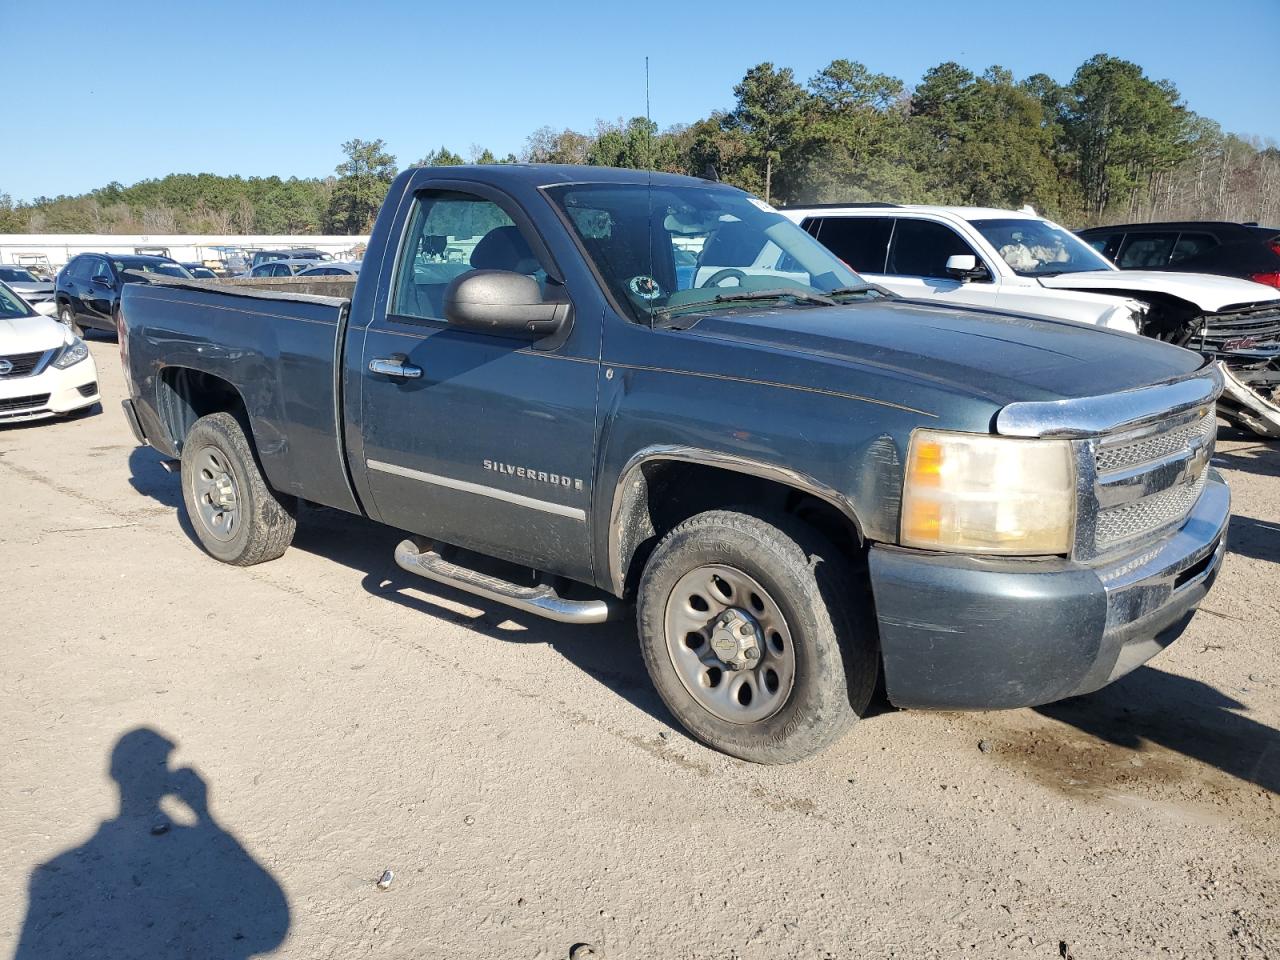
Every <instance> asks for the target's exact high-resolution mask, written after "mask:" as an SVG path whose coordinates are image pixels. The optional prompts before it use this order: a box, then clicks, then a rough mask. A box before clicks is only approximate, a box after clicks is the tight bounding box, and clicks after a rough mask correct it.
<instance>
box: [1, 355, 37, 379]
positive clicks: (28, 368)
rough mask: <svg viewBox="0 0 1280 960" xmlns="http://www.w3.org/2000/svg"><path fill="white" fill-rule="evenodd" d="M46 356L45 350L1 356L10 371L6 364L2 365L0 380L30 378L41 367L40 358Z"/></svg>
mask: <svg viewBox="0 0 1280 960" xmlns="http://www.w3.org/2000/svg"><path fill="white" fill-rule="evenodd" d="M44 355H45V351H44V350H37V351H36V352H35V353H11V354H5V355H0V360H4V361H7V363H8V369H5V364H3V363H0V370H4V372H2V373H0V380H12V379H13V378H15V377H27V376H30V375H31V373H32V371H34V370H35V369H36V367H38V366H39V365H40V358H41V357H43V356H44Z"/></svg>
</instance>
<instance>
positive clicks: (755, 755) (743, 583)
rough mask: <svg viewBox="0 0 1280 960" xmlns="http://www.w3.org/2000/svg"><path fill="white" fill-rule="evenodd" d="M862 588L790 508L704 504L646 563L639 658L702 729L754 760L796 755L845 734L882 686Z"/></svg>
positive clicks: (671, 701)
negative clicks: (764, 511) (754, 510)
mask: <svg viewBox="0 0 1280 960" xmlns="http://www.w3.org/2000/svg"><path fill="white" fill-rule="evenodd" d="M864 593H865V591H864V590H862V588H861V587H860V585H859V584H858V582H857V581H856V580H855V578H854V575H853V573H852V571H851V570H850V567H849V565H848V563H847V562H846V561H845V560H844V558H843V557H841V556H840V555H839V553H838V551H836V550H835V548H834V547H832V546H831V545H830V544H829V543H827V542H826V541H825V540H824V539H823V538H821V537H820V536H818V535H817V534H816V532H814V531H813V530H811V529H810V528H808V527H806V526H805V525H803V524H800V523H798V522H795V521H794V520H793V519H792V518H790V517H778V518H771V519H768V520H766V519H764V518H762V517H757V516H753V515H751V514H749V513H744V512H737V511H727V510H717V511H711V512H708V513H702V514H699V515H697V516H695V517H693V518H691V519H689V520H686V521H685V522H684V523H682V524H680V525H679V526H677V527H676V528H675V529H674V530H672V531H671V532H670V533H669V534H667V535H666V537H664V538H663V540H662V542H661V543H659V544H658V546H657V548H656V549H655V550H654V552H653V554H652V556H651V557H650V558H649V562H648V564H647V565H646V567H645V571H644V575H643V577H642V578H641V581H640V587H639V594H638V597H637V621H638V627H639V634H640V645H641V648H642V650H643V652H644V658H645V664H646V665H647V667H648V669H649V675H650V676H651V677H652V678H653V682H654V685H655V686H656V687H657V689H658V693H659V695H660V696H661V697H662V700H663V702H664V703H665V704H666V705H667V708H668V709H669V710H670V711H671V712H672V713H673V714H675V716H676V718H677V719H678V720H679V721H680V723H681V724H682V725H683V726H684V727H685V728H686V729H687V730H688V731H689V732H690V733H692V734H693V735H694V736H695V737H697V738H698V739H699V740H702V741H703V742H704V743H707V744H708V745H710V746H712V747H715V748H717V749H719V750H723V751H724V752H726V753H730V754H733V755H734V756H737V757H741V758H742V759H744V760H752V761H755V762H757V763H790V762H792V761H795V760H800V759H802V758H804V757H807V756H810V755H811V754H814V753H817V752H818V751H820V750H822V749H824V748H825V747H827V746H829V745H830V744H831V743H834V742H835V741H836V740H837V739H839V738H840V737H841V736H842V735H843V734H844V733H845V732H846V731H847V730H848V729H849V727H850V726H851V725H852V724H853V723H854V722H855V721H856V720H857V718H858V716H859V715H860V714H861V713H862V712H863V711H864V710H865V709H866V707H867V704H868V703H869V702H870V700H871V696H872V693H873V692H874V690H875V684H876V676H877V657H878V654H877V646H876V642H875V631H874V628H873V627H872V626H870V624H869V622H868V621H869V617H868V615H867V614H868V611H867V610H866V609H864V608H862V607H861V605H860V603H859V600H860V598H861V597H862V596H863V595H864Z"/></svg>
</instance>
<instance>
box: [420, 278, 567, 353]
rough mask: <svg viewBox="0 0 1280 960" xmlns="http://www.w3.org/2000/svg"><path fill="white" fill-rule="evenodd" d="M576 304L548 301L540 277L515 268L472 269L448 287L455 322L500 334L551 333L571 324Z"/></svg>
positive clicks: (447, 313) (449, 313) (448, 313)
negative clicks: (573, 307) (539, 282)
mask: <svg viewBox="0 0 1280 960" xmlns="http://www.w3.org/2000/svg"><path fill="white" fill-rule="evenodd" d="M571 310H572V307H571V306H570V305H569V304H568V303H547V302H545V301H544V300H543V299H542V290H541V288H540V287H539V286H538V281H537V280H535V279H533V277H530V276H526V275H525V274H523V273H515V272H513V271H511V270H472V271H470V272H469V273H464V274H462V276H460V277H455V278H454V279H453V281H452V282H450V284H449V286H448V287H446V288H445V291H444V318H445V320H447V321H448V322H449V323H450V324H451V325H452V326H455V327H459V328H460V329H463V330H475V331H477V332H479V333H492V334H497V335H498V336H521V335H523V336H531V337H537V338H538V339H541V338H543V337H549V336H551V335H552V334H553V333H555V332H557V331H558V330H560V329H561V328H563V327H565V326H567V324H568V322H569V316H570V312H571Z"/></svg>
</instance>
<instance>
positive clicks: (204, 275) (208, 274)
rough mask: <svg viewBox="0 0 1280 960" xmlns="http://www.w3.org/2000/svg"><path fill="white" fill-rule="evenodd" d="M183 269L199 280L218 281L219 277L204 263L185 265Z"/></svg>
mask: <svg viewBox="0 0 1280 960" xmlns="http://www.w3.org/2000/svg"><path fill="white" fill-rule="evenodd" d="M182 267H183V269H184V270H186V271H187V273H189V274H191V275H192V276H193V277H195V278H196V279H197V280H217V279H218V275H217V274H216V273H214V272H213V271H212V270H210V269H209V268H208V267H206V266H205V265H204V264H203V263H184V264H183V265H182Z"/></svg>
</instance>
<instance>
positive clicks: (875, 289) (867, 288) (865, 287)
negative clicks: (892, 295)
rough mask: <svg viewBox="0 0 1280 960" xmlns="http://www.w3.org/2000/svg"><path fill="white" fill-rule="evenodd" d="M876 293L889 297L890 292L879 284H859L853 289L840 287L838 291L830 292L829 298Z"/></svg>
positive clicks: (828, 292) (828, 293)
mask: <svg viewBox="0 0 1280 960" xmlns="http://www.w3.org/2000/svg"><path fill="white" fill-rule="evenodd" d="M864 293H874V294H876V295H877V296H881V297H884V296H888V295H889V291H887V290H885V288H884V287H882V286H880V285H879V284H877V283H859V284H856V285H855V286H852V287H840V288H838V289H836V290H828V291H827V296H828V297H846V296H856V295H858V294H864Z"/></svg>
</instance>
